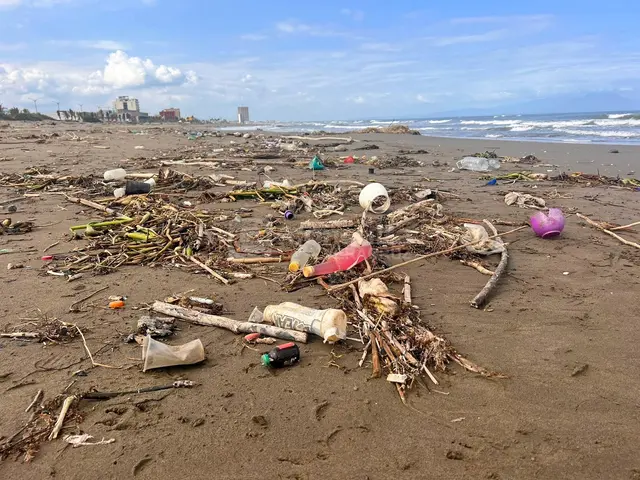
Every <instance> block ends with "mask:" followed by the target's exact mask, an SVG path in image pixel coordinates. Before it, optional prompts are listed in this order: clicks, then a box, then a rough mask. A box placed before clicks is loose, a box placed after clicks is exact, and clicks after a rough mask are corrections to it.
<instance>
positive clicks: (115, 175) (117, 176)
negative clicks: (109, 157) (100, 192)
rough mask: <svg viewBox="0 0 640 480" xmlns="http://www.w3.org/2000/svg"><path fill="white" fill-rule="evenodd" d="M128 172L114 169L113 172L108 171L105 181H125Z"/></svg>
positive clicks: (105, 173)
mask: <svg viewBox="0 0 640 480" xmlns="http://www.w3.org/2000/svg"><path fill="white" fill-rule="evenodd" d="M126 175H127V172H126V170H125V169H124V168H114V169H113V170H107V171H106V172H104V179H105V180H107V181H110V180H124V177H125V176H126Z"/></svg>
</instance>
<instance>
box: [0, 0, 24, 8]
mask: <svg viewBox="0 0 640 480" xmlns="http://www.w3.org/2000/svg"><path fill="white" fill-rule="evenodd" d="M21 3H22V0H0V8H12V7H17V6H19V5H20V4H21Z"/></svg>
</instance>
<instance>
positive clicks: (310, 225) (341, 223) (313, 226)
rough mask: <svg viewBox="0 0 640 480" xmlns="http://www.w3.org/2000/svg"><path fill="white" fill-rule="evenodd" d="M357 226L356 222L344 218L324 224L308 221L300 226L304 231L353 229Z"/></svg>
mask: <svg viewBox="0 0 640 480" xmlns="http://www.w3.org/2000/svg"><path fill="white" fill-rule="evenodd" d="M357 225H358V223H357V221H356V220H354V219H350V218H344V219H340V220H327V221H324V222H321V221H313V220H307V221H305V222H302V223H301V224H300V228H301V229H302V230H322V229H326V230H331V229H337V228H352V227H355V226H357Z"/></svg>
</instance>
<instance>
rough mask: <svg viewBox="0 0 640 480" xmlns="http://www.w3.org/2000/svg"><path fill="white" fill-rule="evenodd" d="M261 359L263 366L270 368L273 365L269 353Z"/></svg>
mask: <svg viewBox="0 0 640 480" xmlns="http://www.w3.org/2000/svg"><path fill="white" fill-rule="evenodd" d="M260 359H261V360H262V365H264V366H265V367H268V366H269V365H271V359H270V358H269V354H268V353H263V354H262V357H260Z"/></svg>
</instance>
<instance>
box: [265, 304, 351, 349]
mask: <svg viewBox="0 0 640 480" xmlns="http://www.w3.org/2000/svg"><path fill="white" fill-rule="evenodd" d="M263 315H264V319H265V321H267V322H269V323H273V324H274V325H275V326H276V327H280V328H288V329H290V330H297V331H299V332H310V333H313V334H314V335H318V336H319V337H322V338H323V339H324V341H325V342H329V343H335V342H337V341H338V340H341V339H345V338H346V337H347V315H346V314H345V313H344V312H343V311H342V310H337V309H335V308H329V309H327V310H316V309H315V308H309V307H303V306H302V305H298V304H297V303H291V302H284V303H281V304H279V305H269V306H267V307H266V308H265V309H264V312H263Z"/></svg>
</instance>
